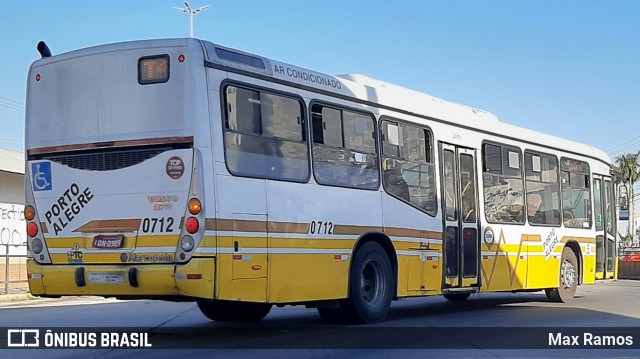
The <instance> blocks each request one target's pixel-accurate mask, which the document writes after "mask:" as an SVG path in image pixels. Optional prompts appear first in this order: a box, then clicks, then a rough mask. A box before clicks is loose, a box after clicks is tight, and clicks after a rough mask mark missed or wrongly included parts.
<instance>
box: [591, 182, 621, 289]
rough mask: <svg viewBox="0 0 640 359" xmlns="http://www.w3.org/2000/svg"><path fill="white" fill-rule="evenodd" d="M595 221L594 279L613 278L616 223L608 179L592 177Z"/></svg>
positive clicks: (612, 196) (610, 185)
mask: <svg viewBox="0 0 640 359" xmlns="http://www.w3.org/2000/svg"><path fill="white" fill-rule="evenodd" d="M593 199H594V211H595V220H596V279H605V278H614V277H615V269H616V268H615V267H616V236H615V233H616V221H615V202H614V194H613V184H612V182H611V178H610V177H605V176H599V175H594V176H593Z"/></svg>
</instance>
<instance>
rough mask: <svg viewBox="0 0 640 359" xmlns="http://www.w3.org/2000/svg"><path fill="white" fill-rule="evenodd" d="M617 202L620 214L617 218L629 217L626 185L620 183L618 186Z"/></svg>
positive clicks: (625, 218)
mask: <svg viewBox="0 0 640 359" xmlns="http://www.w3.org/2000/svg"><path fill="white" fill-rule="evenodd" d="M618 203H619V204H620V214H619V216H618V219H620V220H622V221H625V220H628V219H629V196H628V194H627V186H625V185H624V184H621V185H620V186H618Z"/></svg>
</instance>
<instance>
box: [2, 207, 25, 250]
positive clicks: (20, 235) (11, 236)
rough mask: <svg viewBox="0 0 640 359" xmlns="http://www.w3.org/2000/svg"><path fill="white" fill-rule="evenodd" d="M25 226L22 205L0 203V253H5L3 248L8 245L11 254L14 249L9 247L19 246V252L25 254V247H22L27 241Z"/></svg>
mask: <svg viewBox="0 0 640 359" xmlns="http://www.w3.org/2000/svg"><path fill="white" fill-rule="evenodd" d="M25 226H26V222H25V219H24V205H21V204H15V203H0V254H5V253H6V249H5V248H8V247H9V250H10V251H11V252H12V254H13V252H14V250H11V248H10V247H20V248H19V250H20V252H25V253H24V254H26V247H24V245H25V244H26V243H27V233H26V229H25ZM16 249H17V248H16ZM15 254H21V253H15Z"/></svg>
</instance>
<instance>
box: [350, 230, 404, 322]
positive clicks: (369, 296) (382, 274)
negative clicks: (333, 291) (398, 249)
mask: <svg viewBox="0 0 640 359" xmlns="http://www.w3.org/2000/svg"><path fill="white" fill-rule="evenodd" d="M349 284H350V285H349V287H350V290H349V291H350V295H351V297H350V303H349V304H351V305H352V306H353V314H354V316H355V317H356V318H357V320H358V321H360V322H364V323H378V322H381V321H383V320H385V318H386V317H387V314H388V313H389V307H390V306H391V300H392V299H393V289H394V288H395V286H394V285H393V275H392V269H391V262H390V261H389V257H388V256H387V253H386V252H385V251H384V249H382V247H381V246H380V245H379V244H378V243H375V242H368V243H365V244H364V245H363V246H362V247H360V249H359V250H358V252H356V254H355V257H354V259H353V264H352V266H351V272H350V273H349Z"/></svg>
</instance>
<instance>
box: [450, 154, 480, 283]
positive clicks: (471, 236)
mask: <svg viewBox="0 0 640 359" xmlns="http://www.w3.org/2000/svg"><path fill="white" fill-rule="evenodd" d="M440 153H441V158H442V161H441V163H442V166H441V176H440V179H441V181H442V183H441V187H442V198H443V203H442V206H443V207H442V208H443V209H444V210H443V214H442V216H443V222H444V228H445V233H444V246H443V247H444V249H443V251H444V271H443V289H444V291H445V292H446V291H454V292H455V291H456V290H463V291H467V290H468V289H469V288H479V287H480V280H479V275H478V272H479V263H480V262H479V256H480V251H479V248H480V246H479V236H478V186H477V171H476V161H475V155H476V154H475V150H471V149H466V148H462V147H457V146H452V145H449V144H443V143H441V145H440Z"/></svg>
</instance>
